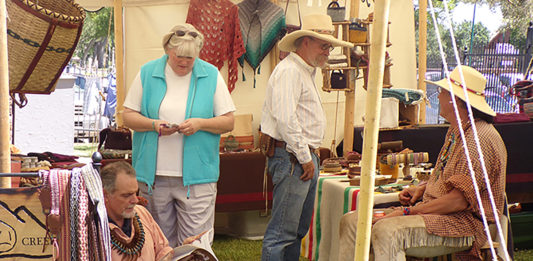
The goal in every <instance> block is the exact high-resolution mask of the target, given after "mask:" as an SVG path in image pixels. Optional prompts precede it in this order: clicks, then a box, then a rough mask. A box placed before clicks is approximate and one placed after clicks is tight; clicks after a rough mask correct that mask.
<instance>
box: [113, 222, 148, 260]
mask: <svg viewBox="0 0 533 261" xmlns="http://www.w3.org/2000/svg"><path fill="white" fill-rule="evenodd" d="M132 223H133V232H134V233H135V234H134V235H133V239H132V240H131V242H129V243H127V242H126V241H125V240H122V239H121V238H120V237H119V236H117V235H116V233H117V232H115V230H111V244H112V245H113V249H116V250H118V251H119V252H120V253H121V254H122V255H127V256H132V257H134V256H139V253H140V252H141V250H142V248H143V245H144V228H143V224H142V223H141V219H140V218H139V215H137V213H135V218H134V219H133V220H132Z"/></svg>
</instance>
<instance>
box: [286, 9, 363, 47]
mask: <svg viewBox="0 0 533 261" xmlns="http://www.w3.org/2000/svg"><path fill="white" fill-rule="evenodd" d="M334 31H335V28H334V27H333V23H332V21H331V17H330V16H329V15H325V14H311V15H306V16H304V17H302V29H300V30H296V31H294V32H292V33H290V34H287V35H285V37H283V39H281V41H280V42H279V43H278V47H279V49H280V50H282V51H285V52H292V51H295V50H296V46H294V41H296V39H298V38H300V37H303V36H311V37H314V38H317V39H320V40H324V41H327V42H329V43H330V44H331V45H332V46H334V47H336V46H342V47H350V48H351V47H353V44H352V43H350V42H346V41H342V40H339V39H337V38H336V37H334V36H333V32H334Z"/></svg>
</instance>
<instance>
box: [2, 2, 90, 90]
mask: <svg viewBox="0 0 533 261" xmlns="http://www.w3.org/2000/svg"><path fill="white" fill-rule="evenodd" d="M6 7H7V13H8V17H9V18H8V20H7V34H8V54H9V91H10V92H11V93H35V94H49V93H51V92H52V91H54V89H55V85H56V83H57V80H58V79H59V76H61V73H62V72H63V69H64V68H65V66H66V65H67V63H68V62H69V60H70V58H71V57H72V54H73V53H74V49H76V45H77V43H78V40H79V38H80V34H81V29H82V25H83V20H84V19H85V12H84V11H83V9H82V8H81V7H80V6H78V5H77V4H76V3H74V1H73V0H37V1H36V2H33V1H30V0H7V1H6Z"/></svg>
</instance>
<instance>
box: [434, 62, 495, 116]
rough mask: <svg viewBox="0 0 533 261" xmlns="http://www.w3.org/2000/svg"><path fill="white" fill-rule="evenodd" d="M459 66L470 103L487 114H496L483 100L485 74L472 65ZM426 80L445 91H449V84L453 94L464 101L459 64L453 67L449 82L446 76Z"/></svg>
mask: <svg viewBox="0 0 533 261" xmlns="http://www.w3.org/2000/svg"><path fill="white" fill-rule="evenodd" d="M460 67H461V68H462V69H463V76H464V79H465V83H466V86H467V93H468V100H469V102H470V105H471V106H472V107H474V108H476V109H478V110H479V111H481V112H483V113H485V114H487V115H490V116H496V113H495V112H494V111H493V110H492V108H490V106H489V104H488V103H487V101H486V100H485V93H484V91H485V84H486V83H487V79H485V76H483V74H481V73H480V72H478V71H476V69H474V68H472V67H468V66H465V65H461V66H460ZM426 82H428V83H432V84H435V85H437V86H439V87H442V88H444V89H445V90H447V91H450V85H451V86H453V93H454V95H455V96H457V97H459V98H460V99H461V100H463V101H465V102H466V100H465V94H464V91H463V87H462V84H461V76H460V74H459V66H457V67H455V69H453V71H452V73H451V74H450V83H448V79H446V78H444V79H442V80H440V81H437V82H432V81H427V80H426Z"/></svg>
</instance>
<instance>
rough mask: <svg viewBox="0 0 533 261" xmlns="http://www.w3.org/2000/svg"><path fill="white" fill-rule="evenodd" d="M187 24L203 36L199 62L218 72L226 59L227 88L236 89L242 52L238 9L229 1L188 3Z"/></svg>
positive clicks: (194, 0)
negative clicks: (238, 60) (238, 59)
mask: <svg viewBox="0 0 533 261" xmlns="http://www.w3.org/2000/svg"><path fill="white" fill-rule="evenodd" d="M187 23H189V24H192V25H193V26H194V27H195V28H196V29H197V30H198V31H200V32H202V34H204V37H205V40H204V47H203V48H202V50H201V51H200V59H202V60H204V61H206V62H208V63H211V64H213V65H214V66H216V67H217V68H218V69H219V70H220V69H221V68H222V66H224V61H226V60H228V89H229V91H230V92H231V91H233V89H235V82H237V72H238V70H237V58H239V57H240V56H241V55H242V54H243V53H244V51H245V49H244V44H243V42H242V36H241V28H240V26H239V13H238V7H237V6H236V5H235V4H233V3H232V2H230V1H229V0H191V3H190V5H189V12H188V14H187Z"/></svg>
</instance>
